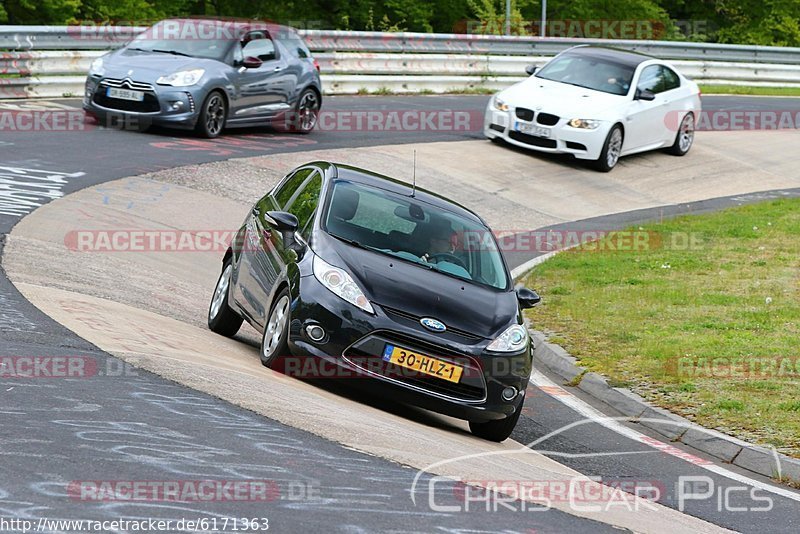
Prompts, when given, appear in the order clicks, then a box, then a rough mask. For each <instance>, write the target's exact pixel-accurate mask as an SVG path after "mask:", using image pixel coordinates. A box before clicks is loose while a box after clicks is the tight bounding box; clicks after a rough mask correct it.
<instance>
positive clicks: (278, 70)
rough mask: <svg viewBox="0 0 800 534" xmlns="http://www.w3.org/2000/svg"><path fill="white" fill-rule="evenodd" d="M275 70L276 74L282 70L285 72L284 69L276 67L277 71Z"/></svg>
mask: <svg viewBox="0 0 800 534" xmlns="http://www.w3.org/2000/svg"><path fill="white" fill-rule="evenodd" d="M274 70H275V72H280V71H282V70H283V67H275V69H274Z"/></svg>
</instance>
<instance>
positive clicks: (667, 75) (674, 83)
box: [661, 67, 681, 91]
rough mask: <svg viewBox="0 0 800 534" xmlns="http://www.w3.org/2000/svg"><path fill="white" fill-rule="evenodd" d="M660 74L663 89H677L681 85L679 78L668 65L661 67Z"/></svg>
mask: <svg viewBox="0 0 800 534" xmlns="http://www.w3.org/2000/svg"><path fill="white" fill-rule="evenodd" d="M661 76H662V78H663V79H664V91H670V90H672V89H677V88H678V87H680V86H681V79H680V78H679V77H678V75H677V74H675V71H674V70H672V69H670V68H669V67H661Z"/></svg>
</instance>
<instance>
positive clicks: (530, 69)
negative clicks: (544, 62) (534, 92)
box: [525, 65, 539, 76]
mask: <svg viewBox="0 0 800 534" xmlns="http://www.w3.org/2000/svg"><path fill="white" fill-rule="evenodd" d="M538 68H539V67H537V66H536V65H528V66H527V67H525V72H527V73H528V75H530V76H533V73H534V72H536V69H538Z"/></svg>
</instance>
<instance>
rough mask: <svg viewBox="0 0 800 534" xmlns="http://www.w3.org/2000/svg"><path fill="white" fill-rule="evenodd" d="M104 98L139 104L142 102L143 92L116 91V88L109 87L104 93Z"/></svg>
mask: <svg viewBox="0 0 800 534" xmlns="http://www.w3.org/2000/svg"><path fill="white" fill-rule="evenodd" d="M106 96H108V97H109V98H119V99H120V100H133V101H134V102H141V101H142V100H144V92H142V91H131V90H130V89H117V88H116V87H109V88H108V90H107V91H106Z"/></svg>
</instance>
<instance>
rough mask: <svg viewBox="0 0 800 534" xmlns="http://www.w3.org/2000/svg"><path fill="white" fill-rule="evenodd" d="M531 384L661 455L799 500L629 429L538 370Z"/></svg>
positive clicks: (781, 490) (796, 495) (791, 494)
mask: <svg viewBox="0 0 800 534" xmlns="http://www.w3.org/2000/svg"><path fill="white" fill-rule="evenodd" d="M531 383H532V384H534V385H535V386H537V387H539V388H540V389H542V390H543V391H544V392H545V393H548V394H550V395H551V396H552V397H553V398H554V399H557V400H558V401H559V402H562V403H564V404H565V405H566V406H568V407H569V408H571V409H572V410H574V411H575V412H577V413H579V414H580V415H582V416H584V417H586V418H588V419H591V420H592V421H594V422H596V423H597V424H599V425H601V426H604V427H605V428H608V429H609V430H611V431H613V432H616V433H617V434H621V435H623V436H625V437H627V438H629V439H631V440H633V441H637V442H639V443H643V444H645V445H648V446H650V447H653V448H655V449H657V450H660V451H661V452H663V453H665V454H669V455H671V456H674V457H676V458H680V459H681V460H684V461H686V462H689V463H691V464H693V465H696V466H698V467H701V468H703V469H705V470H707V471H711V472H712V473H715V474H717V475H720V476H723V477H726V478H729V479H731V480H735V481H737V482H741V483H742V484H747V485H748V486H752V487H754V488H757V489H760V490H763V491H768V492H770V493H774V494H776V495H780V496H781V497H786V498H787V499H791V500H793V501H797V502H800V494H798V493H795V492H793V491H791V490H789V489H786V488H781V487H778V486H773V485H771V484H765V483H764V482H761V481H758V480H754V479H752V478H749V477H747V476H744V475H740V474H739V473H734V472H733V471H730V470H728V469H725V468H724V467H722V466H720V465H717V464H715V463H713V462H711V461H709V460H705V459H703V458H699V457H697V456H694V455H692V454H690V453H687V452H684V451H682V450H680V449H678V448H677V447H673V446H672V445H669V444H667V443H664V442H662V441H659V440H657V439H654V438H651V437H650V436H646V435H644V434H642V433H641V432H638V431H636V430H633V429H632V428H628V427H627V426H625V425H623V424H621V423H620V422H619V421H618V420H617V419H616V418H612V417H609V416H607V415H605V414H603V413H602V412H601V411H599V410H597V409H596V408H594V407H593V406H591V405H590V404H588V403H586V402H584V401H583V400H581V399H579V398H578V397H576V396H575V395H573V394H572V393H570V392H569V391H567V390H566V389H564V388H562V387H561V386H559V385H558V384H556V383H555V382H553V381H552V380H550V379H549V378H547V377H546V376H544V375H543V374H542V373H541V372H539V371H534V372H533V373H532V374H531ZM553 390H561V391H562V392H563V393H561V392H559V393H558V394H555V395H553V394H551V393H549V391H553Z"/></svg>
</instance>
